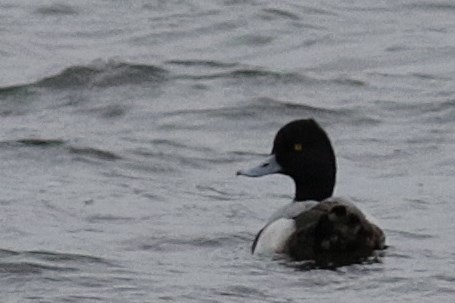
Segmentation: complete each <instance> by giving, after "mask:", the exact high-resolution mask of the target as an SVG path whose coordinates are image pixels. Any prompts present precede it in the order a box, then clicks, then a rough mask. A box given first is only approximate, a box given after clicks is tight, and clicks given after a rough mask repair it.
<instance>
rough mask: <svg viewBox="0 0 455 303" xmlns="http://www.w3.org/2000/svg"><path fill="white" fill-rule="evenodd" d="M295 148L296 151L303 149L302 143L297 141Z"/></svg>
mask: <svg viewBox="0 0 455 303" xmlns="http://www.w3.org/2000/svg"><path fill="white" fill-rule="evenodd" d="M294 150H295V151H298V152H299V151H302V144H298V143H297V144H294Z"/></svg>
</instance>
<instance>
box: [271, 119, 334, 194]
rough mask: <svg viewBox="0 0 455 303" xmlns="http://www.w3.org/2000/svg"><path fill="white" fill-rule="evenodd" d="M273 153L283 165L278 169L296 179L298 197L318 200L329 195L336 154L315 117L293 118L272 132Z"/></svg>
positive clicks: (331, 189) (332, 184)
mask: <svg viewBox="0 0 455 303" xmlns="http://www.w3.org/2000/svg"><path fill="white" fill-rule="evenodd" d="M272 154H274V155H275V157H276V161H277V162H278V164H279V165H280V166H281V167H282V171H281V172H280V173H282V174H285V175H288V176H290V177H291V178H292V179H293V180H294V181H295V184H296V197H295V199H296V200H297V201H301V200H309V199H311V200H317V201H321V200H323V199H326V198H328V197H330V196H331V195H332V193H333V189H334V186H335V175H336V161H335V154H334V152H333V148H332V144H331V143H330V140H329V137H328V136H327V134H326V133H325V131H324V130H323V129H322V128H321V127H320V126H319V125H318V124H317V123H316V121H314V120H313V119H306V120H296V121H292V122H290V123H288V124H286V125H285V126H283V127H282V128H281V129H280V130H279V131H278V133H277V134H276V136H275V140H274V143H273V149H272Z"/></svg>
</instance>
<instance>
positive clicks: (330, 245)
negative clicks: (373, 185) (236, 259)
mask: <svg viewBox="0 0 455 303" xmlns="http://www.w3.org/2000/svg"><path fill="white" fill-rule="evenodd" d="M237 174H238V175H243V176H249V177H260V176H264V175H269V174H284V175H287V176H289V177H291V178H292V179H293V180H294V182H295V198H294V201H293V202H292V203H291V204H289V205H287V206H285V207H283V208H281V209H280V210H278V211H277V212H276V213H275V214H274V215H273V216H272V217H271V218H270V220H269V221H268V222H267V224H266V225H265V227H264V228H262V229H261V230H260V231H259V233H258V234H257V236H256V238H255V240H254V243H253V246H252V252H253V253H255V254H270V253H280V254H285V255H288V256H289V257H291V258H292V259H294V260H315V261H321V262H336V263H350V261H352V262H355V261H357V260H359V259H360V258H365V257H368V256H371V255H372V254H373V252H374V251H375V250H380V249H384V248H385V235H384V233H383V231H382V230H381V229H380V228H379V227H378V226H377V225H376V224H374V223H372V221H371V220H370V219H368V218H367V217H366V216H365V215H364V213H362V212H361V211H360V210H359V209H358V208H357V207H356V206H355V205H354V204H353V203H352V202H350V201H348V200H346V199H342V198H336V197H332V194H333V189H334V187H335V175H336V161H335V153H334V151H333V148H332V144H331V143H330V140H329V138H328V136H327V134H326V133H325V131H324V130H323V129H322V128H321V127H320V126H319V125H318V123H316V121H314V120H313V119H305V120H296V121H292V122H290V123H288V124H286V125H285V126H283V127H282V128H281V129H280V130H279V131H278V133H277V135H276V137H275V140H274V143H273V149H272V153H271V155H270V156H269V157H268V158H267V159H265V161H264V162H262V163H261V164H259V165H258V166H255V167H252V168H249V169H242V170H239V171H238V172H237ZM352 262H351V263H352Z"/></svg>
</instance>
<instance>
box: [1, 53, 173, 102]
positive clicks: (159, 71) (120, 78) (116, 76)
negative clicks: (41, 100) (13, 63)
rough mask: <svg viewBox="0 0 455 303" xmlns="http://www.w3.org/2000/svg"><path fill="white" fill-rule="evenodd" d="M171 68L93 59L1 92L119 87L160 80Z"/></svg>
mask: <svg viewBox="0 0 455 303" xmlns="http://www.w3.org/2000/svg"><path fill="white" fill-rule="evenodd" d="M168 74H169V72H168V71H167V70H165V69H163V68H161V67H158V66H155V65H146V64H134V63H123V62H115V61H108V62H104V61H103V62H94V63H92V64H89V65H75V66H70V67H67V68H65V69H64V70H62V71H61V72H60V73H58V74H56V75H52V76H49V77H45V78H43V79H40V80H38V81H35V82H32V83H27V84H20V85H13V86H6V87H0V96H1V95H16V94H18V93H21V92H22V93H23V92H27V90H29V89H39V88H50V89H81V88H94V87H101V88H106V87H117V86H121V85H140V84H150V83H151V84H153V83H156V84H158V83H161V82H164V81H166V80H167V79H168Z"/></svg>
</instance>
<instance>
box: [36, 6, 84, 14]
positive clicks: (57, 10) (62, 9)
mask: <svg viewBox="0 0 455 303" xmlns="http://www.w3.org/2000/svg"><path fill="white" fill-rule="evenodd" d="M35 12H36V13H37V14H40V15H44V16H65V15H78V14H79V10H78V9H77V8H76V7H74V6H70V5H67V4H63V3H54V4H51V5H46V6H41V7H39V8H37V9H36V10H35Z"/></svg>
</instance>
